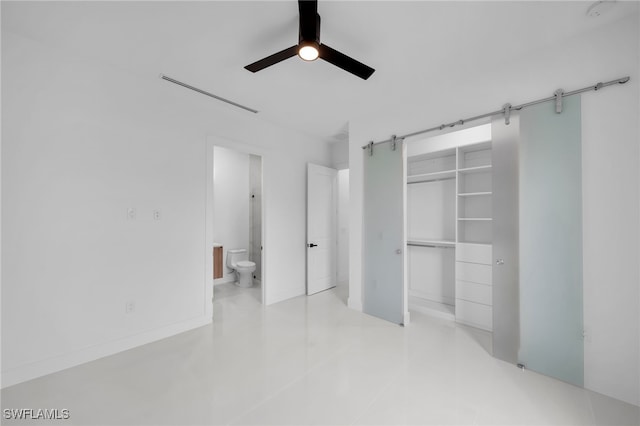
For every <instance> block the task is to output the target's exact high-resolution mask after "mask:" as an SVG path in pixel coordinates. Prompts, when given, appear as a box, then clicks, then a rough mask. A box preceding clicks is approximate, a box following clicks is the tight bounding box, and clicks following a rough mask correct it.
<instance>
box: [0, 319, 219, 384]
mask: <svg viewBox="0 0 640 426" xmlns="http://www.w3.org/2000/svg"><path fill="white" fill-rule="evenodd" d="M211 321H212V319H211V318H210V317H206V316H199V317H196V318H192V319H189V320H186V321H181V322H178V323H175V324H171V325H168V326H165V327H161V328H157V329H153V330H148V331H144V332H142V333H138V334H135V335H133V336H127V337H123V338H121V339H118V340H114V341H111V342H106V343H103V344H99V345H95V346H90V347H87V348H83V349H79V350H75V351H72V352H70V353H67V354H64V355H60V356H55V357H51V358H47V359H43V360H40V361H36V362H32V363H29V364H25V365H20V366H18V367H14V368H12V369H10V370H6V371H2V376H0V382H1V383H2V388H6V387H8V386H12V385H16V384H18V383H22V382H26V381H27V380H32V379H36V378H38V377H42V376H46V375H47V374H51V373H56V372H58V371H61V370H66V369H67V368H71V367H75V366H77V365H80V364H84V363H87V362H90V361H95V360H97V359H100V358H103V357H105V356H109V355H113V354H116V353H118V352H122V351H126V350H128V349H132V348H135V347H138V346H142V345H145V344H147V343H151V342H155V341H156V340H161V339H165V338H167V337H171V336H174V335H176V334H180V333H183V332H185V331H188V330H192V329H194V328H198V327H202V326H203V325H207V324H209V323H211Z"/></svg>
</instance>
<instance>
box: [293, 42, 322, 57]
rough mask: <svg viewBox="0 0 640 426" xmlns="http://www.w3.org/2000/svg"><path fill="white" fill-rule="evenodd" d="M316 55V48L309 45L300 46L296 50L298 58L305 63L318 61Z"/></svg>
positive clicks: (317, 53)
mask: <svg viewBox="0 0 640 426" xmlns="http://www.w3.org/2000/svg"><path fill="white" fill-rule="evenodd" d="M318 55H319V52H318V48H317V47H316V46H314V45H311V44H305V45H302V46H300V49H299V50H298V56H300V58H302V59H303V60H305V61H315V60H316V59H318Z"/></svg>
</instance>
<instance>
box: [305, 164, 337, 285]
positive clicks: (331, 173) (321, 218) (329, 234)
mask: <svg viewBox="0 0 640 426" xmlns="http://www.w3.org/2000/svg"><path fill="white" fill-rule="evenodd" d="M337 178H338V171H337V170H335V169H331V168H329V167H323V166H318V165H316V164H311V163H309V164H308V165H307V294H308V295H310V294H314V293H318V292H319V291H323V290H327V289H329V288H331V287H335V285H336V281H337V274H336V271H337V268H336V260H337V259H336V230H337V216H338V215H337V205H338V204H337V200H338V197H337V189H338V185H337Z"/></svg>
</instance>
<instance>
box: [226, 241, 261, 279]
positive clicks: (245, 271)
mask: <svg viewBox="0 0 640 426" xmlns="http://www.w3.org/2000/svg"><path fill="white" fill-rule="evenodd" d="M248 259H249V255H248V254H247V250H245V249H234V250H228V251H227V268H230V269H233V270H235V272H236V274H237V281H236V284H237V285H238V287H251V286H252V285H253V271H255V270H256V264H255V263H254V262H251V261H249V260H248Z"/></svg>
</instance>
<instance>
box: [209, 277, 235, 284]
mask: <svg viewBox="0 0 640 426" xmlns="http://www.w3.org/2000/svg"><path fill="white" fill-rule="evenodd" d="M234 282H236V277H235V275H229V276H227V277H223V278H217V279H215V280H213V285H214V286H216V285H219V284H227V283H234Z"/></svg>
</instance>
